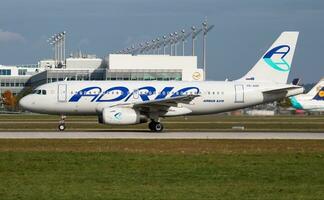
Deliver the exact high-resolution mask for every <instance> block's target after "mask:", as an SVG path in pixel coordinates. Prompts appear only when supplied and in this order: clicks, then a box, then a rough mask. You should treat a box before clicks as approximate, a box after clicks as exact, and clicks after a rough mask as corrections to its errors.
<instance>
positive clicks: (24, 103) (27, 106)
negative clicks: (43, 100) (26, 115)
mask: <svg viewBox="0 0 324 200" xmlns="http://www.w3.org/2000/svg"><path fill="white" fill-rule="evenodd" d="M30 104H31V102H30V101H29V97H28V96H25V97H23V98H22V99H20V101H19V105H20V107H22V108H23V109H25V110H29V109H30V106H31V105H30Z"/></svg>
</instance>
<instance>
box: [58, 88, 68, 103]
mask: <svg viewBox="0 0 324 200" xmlns="http://www.w3.org/2000/svg"><path fill="white" fill-rule="evenodd" d="M66 98H67V91H66V84H59V85H58V91H57V100H58V102H66Z"/></svg>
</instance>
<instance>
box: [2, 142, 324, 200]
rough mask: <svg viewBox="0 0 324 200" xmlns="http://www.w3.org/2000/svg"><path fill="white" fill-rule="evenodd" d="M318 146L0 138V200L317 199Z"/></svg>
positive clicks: (320, 180) (320, 181)
mask: <svg viewBox="0 0 324 200" xmlns="http://www.w3.org/2000/svg"><path fill="white" fill-rule="evenodd" d="M323 166H324V141H286V140H285V141H283V140H269V141H266V140H253V141H249V140H244V141H240V140H185V141H182V140H0V199H165V200H167V199H183V200H190V199H193V200H196V199H201V200H203V199H225V200H226V199H228V200H232V199H249V200H250V199H262V200H268V199H269V200H273V199H287V200H288V199H289V200H290V199H294V200H295V199H297V200H298V199H310V200H314V199H323V196H324V190H323V188H324V170H323Z"/></svg>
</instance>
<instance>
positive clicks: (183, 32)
mask: <svg viewBox="0 0 324 200" xmlns="http://www.w3.org/2000/svg"><path fill="white" fill-rule="evenodd" d="M181 33H182V56H184V55H185V30H182V31H181Z"/></svg>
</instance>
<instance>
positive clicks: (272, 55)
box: [263, 45, 291, 72]
mask: <svg viewBox="0 0 324 200" xmlns="http://www.w3.org/2000/svg"><path fill="white" fill-rule="evenodd" d="M289 51H290V47H289V46H288V45H280V46H277V47H275V48H273V49H271V50H270V51H268V52H267V53H266V54H265V55H264V56H263V60H264V61H265V62H266V63H267V64H268V65H269V66H270V67H271V68H273V69H275V70H277V71H282V72H289V71H290V67H291V66H290V65H289V64H288V63H287V61H286V60H285V59H284V58H285V57H286V56H287V54H288V53H289Z"/></svg>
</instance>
